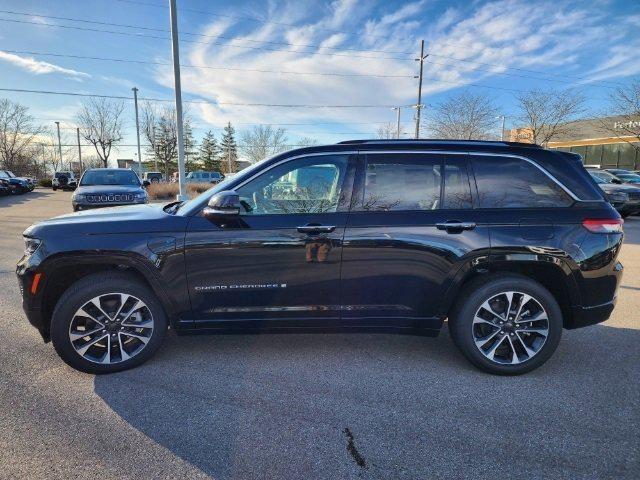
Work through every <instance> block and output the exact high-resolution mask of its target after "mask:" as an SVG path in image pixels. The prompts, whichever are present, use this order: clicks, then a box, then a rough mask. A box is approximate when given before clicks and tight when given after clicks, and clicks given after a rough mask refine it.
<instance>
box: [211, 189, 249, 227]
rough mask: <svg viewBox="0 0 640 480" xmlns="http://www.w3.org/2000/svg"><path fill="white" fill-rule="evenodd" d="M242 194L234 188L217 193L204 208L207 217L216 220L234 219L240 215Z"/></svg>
mask: <svg viewBox="0 0 640 480" xmlns="http://www.w3.org/2000/svg"><path fill="white" fill-rule="evenodd" d="M240 208H242V205H241V203H240V196H239V195H238V194H237V193H236V192H235V191H233V190H224V191H222V192H219V193H216V194H215V195H214V196H213V197H211V198H210V199H209V203H208V204H207V206H206V207H205V208H204V210H202V214H203V215H204V216H205V218H207V219H209V220H212V221H215V222H225V221H229V220H233V219H235V218H237V217H238V216H239V215H240Z"/></svg>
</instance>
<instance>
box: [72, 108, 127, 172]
mask: <svg viewBox="0 0 640 480" xmlns="http://www.w3.org/2000/svg"><path fill="white" fill-rule="evenodd" d="M123 111H124V102H115V101H112V100H109V99H107V98H90V99H88V100H86V101H85V102H84V103H83V104H82V107H81V109H80V112H79V113H78V115H77V117H76V121H77V122H78V124H79V125H80V132H81V133H82V136H83V137H84V138H85V139H86V140H87V141H88V142H89V143H91V144H92V145H93V146H94V148H95V149H96V153H97V154H98V157H99V158H100V159H101V160H102V163H103V166H104V167H105V168H106V167H107V163H108V161H109V155H110V153H111V148H112V147H113V146H114V145H115V144H116V143H118V142H119V141H120V140H122V112H123Z"/></svg>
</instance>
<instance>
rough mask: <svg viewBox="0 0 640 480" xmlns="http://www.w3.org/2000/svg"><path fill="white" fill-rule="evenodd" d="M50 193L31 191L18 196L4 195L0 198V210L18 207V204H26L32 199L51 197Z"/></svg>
mask: <svg viewBox="0 0 640 480" xmlns="http://www.w3.org/2000/svg"><path fill="white" fill-rule="evenodd" d="M52 194H53V192H52V191H50V190H49V191H47V190H33V191H32V192H27V193H23V194H20V195H5V196H2V197H0V208H2V207H10V206H12V205H18V204H20V203H25V202H28V201H29V200H32V199H34V198H43V197H48V196H50V195H52Z"/></svg>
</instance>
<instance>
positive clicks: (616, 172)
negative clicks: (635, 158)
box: [604, 168, 633, 177]
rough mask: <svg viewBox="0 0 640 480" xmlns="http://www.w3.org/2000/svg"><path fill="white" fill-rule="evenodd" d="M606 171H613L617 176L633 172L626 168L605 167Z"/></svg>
mask: <svg viewBox="0 0 640 480" xmlns="http://www.w3.org/2000/svg"><path fill="white" fill-rule="evenodd" d="M604 171H605V172H609V173H613V174H614V175H615V176H616V177H617V176H620V175H621V174H622V175H624V174H627V173H633V172H632V171H631V170H626V169H624V168H605V169H604Z"/></svg>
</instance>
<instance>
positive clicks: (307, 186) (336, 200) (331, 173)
mask: <svg viewBox="0 0 640 480" xmlns="http://www.w3.org/2000/svg"><path fill="white" fill-rule="evenodd" d="M348 160H349V157H348V155H322V156H314V157H306V158H301V159H297V160H292V161H290V162H286V163H283V164H281V165H278V166H277V167H274V168H272V169H270V170H268V171H267V172H265V173H264V174H262V175H260V176H259V177H258V178H255V179H253V180H251V181H250V182H248V183H247V184H246V185H243V186H242V187H240V188H238V189H236V191H237V192H238V195H239V196H240V202H241V203H242V205H243V206H244V210H245V211H243V212H241V214H242V215H283V214H297V213H330V212H336V211H337V210H338V208H339V206H341V205H343V204H344V201H345V200H344V198H343V190H344V184H345V178H346V172H347V165H348Z"/></svg>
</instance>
